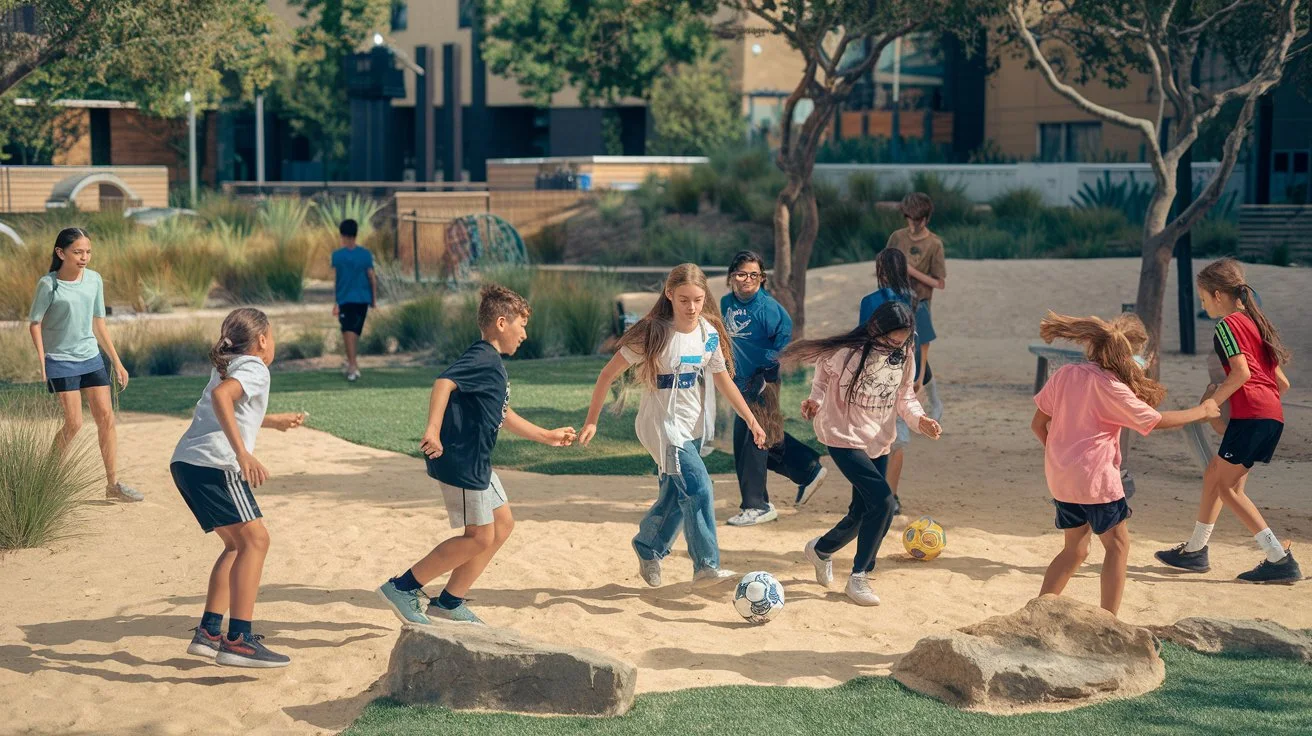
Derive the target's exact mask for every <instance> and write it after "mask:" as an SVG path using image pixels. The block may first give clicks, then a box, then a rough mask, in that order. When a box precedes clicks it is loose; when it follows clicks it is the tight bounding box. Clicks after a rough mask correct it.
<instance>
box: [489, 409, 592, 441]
mask: <svg viewBox="0 0 1312 736" xmlns="http://www.w3.org/2000/svg"><path fill="white" fill-rule="evenodd" d="M503 426H504V427H505V428H506V429H508V430H510V431H511V432H513V433H515V434H517V435H519V436H520V437H523V438H524V439H526V440H533V441H534V442H541V443H542V444H544V445H551V446H552V447H568V446H570V445H572V444H574V438H575V437H576V436H577V434H576V433H575V432H574V428H573V427H560V428H559V429H546V428H544V427H539V426H538V425H536V424H534V423H533V422H530V421H529V420H527V419H525V418H524V417H521V416H520V415H519V414H516V413H515V410H514V409H506V421H505V424H504V425H503Z"/></svg>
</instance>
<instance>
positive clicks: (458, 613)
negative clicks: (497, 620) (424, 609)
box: [428, 601, 487, 626]
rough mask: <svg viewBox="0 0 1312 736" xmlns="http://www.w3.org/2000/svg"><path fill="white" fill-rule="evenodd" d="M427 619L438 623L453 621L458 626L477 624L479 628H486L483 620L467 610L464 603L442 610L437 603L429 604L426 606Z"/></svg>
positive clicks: (467, 607)
mask: <svg viewBox="0 0 1312 736" xmlns="http://www.w3.org/2000/svg"><path fill="white" fill-rule="evenodd" d="M428 617H429V618H435V619H438V620H440V621H454V622H455V623H458V624H478V625H479V626H487V624H485V623H483V619H481V618H479V617H478V616H475V615H474V612H473V611H471V610H469V606H466V605H465V604H464V603H461V604H460V605H458V606H456V607H455V608H443V607H441V606H439V605H437V601H433V602H430V603H429V604H428Z"/></svg>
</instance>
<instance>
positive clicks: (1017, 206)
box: [989, 187, 1044, 221]
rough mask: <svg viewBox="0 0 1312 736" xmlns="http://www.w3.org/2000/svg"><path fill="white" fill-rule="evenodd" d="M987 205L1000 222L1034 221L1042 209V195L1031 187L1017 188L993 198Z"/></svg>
mask: <svg viewBox="0 0 1312 736" xmlns="http://www.w3.org/2000/svg"><path fill="white" fill-rule="evenodd" d="M989 204H990V205H991V206H992V207H993V214H994V215H995V216H996V217H997V218H998V219H1000V220H1024V221H1030V220H1035V219H1037V218H1038V217H1039V213H1041V212H1042V211H1043V209H1044V207H1043V193H1042V192H1040V191H1039V190H1037V189H1035V188H1033V187H1017V188H1016V189H1012V190H1009V191H1007V192H1003V193H1002V194H999V195H998V196H996V197H994V198H993V200H992V201H990V202H989Z"/></svg>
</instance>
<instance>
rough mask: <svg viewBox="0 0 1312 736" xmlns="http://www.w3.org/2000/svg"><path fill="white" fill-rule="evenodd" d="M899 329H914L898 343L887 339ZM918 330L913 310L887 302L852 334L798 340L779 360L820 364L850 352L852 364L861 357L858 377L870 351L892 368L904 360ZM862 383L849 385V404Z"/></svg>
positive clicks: (896, 303)
mask: <svg viewBox="0 0 1312 736" xmlns="http://www.w3.org/2000/svg"><path fill="white" fill-rule="evenodd" d="M897 330H911V332H912V334H909V335H907V339H906V340H905V341H904V342H902V343H901V344H898V343H895V342H893V341H892V340H890V339H889V338H888V334H889V333H890V332H895V331H897ZM915 330H916V315H915V313H914V312H912V311H911V307H908V306H907V305H905V304H903V303H902V302H884V303H883V304H880V305H879V307H878V308H877V309H875V313H874V314H872V315H870V319H869V320H867V321H866V323H865V324H863V325H861V326H860V327H857V328H856V329H854V330H852V331H851V332H847V333H844V334H841V335H834V336H833V337H821V338H818V339H815V340H798V341H797V342H795V343H793V344H791V345H789V346H788V347H787V348H785V349H784V352H783V355H782V356H781V358H780V359H781V360H782V361H784V362H789V363H818V362H820V361H822V360H824V359H825V358H828V357H829V356H831V355H833V354H834V353H837V352H839V351H840V350H851V351H853V353H852V356H849V357H848V359H847V360H848V363H849V364H850V363H851V362H852V357H854V356H856V355H858V354H859V355H860V359H859V360H858V362H857V364H856V369H855V370H853V371H852V374H853V375H854V376H858V377H859V376H860V375H861V374H862V373H864V372H865V369H866V361H867V360H869V358H870V351H871V350H875V349H878V350H879V351H880V352H882V353H885V354H886V355H888V360H889V362H890V363H892V364H893V365H899V364H901V363H902V362H903V361H905V360H906V356H907V353H908V350H907V348H908V346H909V345H910V344H911V340H912V338H913V337H914V333H915ZM844 367H847V366H844ZM860 383H861V382H860V381H858V380H853V381H852V382H851V383H850V384H849V385H848V387H847V401H848V403H852V402H854V401H855V400H856V388H857V385H858V384H860Z"/></svg>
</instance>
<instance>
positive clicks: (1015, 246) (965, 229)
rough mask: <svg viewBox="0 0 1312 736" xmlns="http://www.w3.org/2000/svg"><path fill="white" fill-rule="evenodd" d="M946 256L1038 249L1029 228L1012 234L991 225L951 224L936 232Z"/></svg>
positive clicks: (1026, 254) (1018, 254)
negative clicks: (941, 241)
mask: <svg viewBox="0 0 1312 736" xmlns="http://www.w3.org/2000/svg"><path fill="white" fill-rule="evenodd" d="M939 237H941V238H942V239H943V247H944V249H945V250H946V251H947V256H948V258H972V259H975V258H1030V257H1033V256H1034V255H1035V254H1036V253H1038V251H1039V246H1038V238H1037V237H1036V236H1035V233H1034V232H1032V231H1027V232H1024V233H1021V234H1012V233H1009V232H1006V231H1004V230H998V229H997V228H992V227H980V226H961V225H955V226H951V227H946V228H943V230H941V231H940V232H939Z"/></svg>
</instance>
